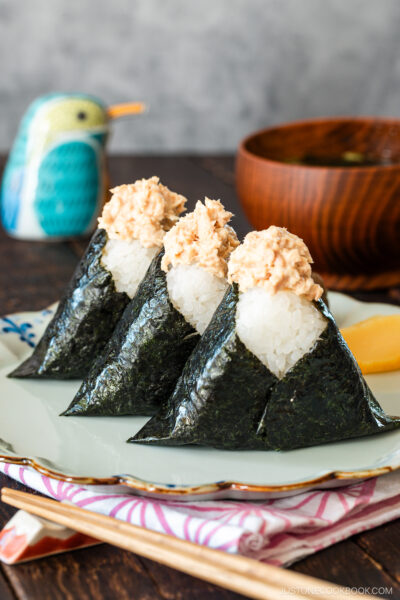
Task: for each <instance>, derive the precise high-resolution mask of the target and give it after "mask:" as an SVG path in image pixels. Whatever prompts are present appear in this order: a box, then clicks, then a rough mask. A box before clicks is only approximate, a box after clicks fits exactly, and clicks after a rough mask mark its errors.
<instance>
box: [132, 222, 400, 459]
mask: <svg viewBox="0 0 400 600" xmlns="http://www.w3.org/2000/svg"><path fill="white" fill-rule="evenodd" d="M311 262H312V259H311V256H310V254H309V252H308V249H307V247H306V246H305V244H304V242H303V241H302V240H301V239H300V238H298V237H297V236H294V235H292V234H290V233H289V232H287V231H286V230H285V229H281V228H277V227H270V228H269V229H268V230H265V231H263V232H252V233H250V234H248V236H246V238H245V240H244V242H243V244H242V245H241V246H239V247H238V248H237V249H236V250H234V252H233V253H232V255H231V259H230V262H229V278H230V280H231V281H232V282H233V284H232V286H231V288H230V289H229V290H228V291H227V293H226V295H225V297H224V300H223V301H222V303H221V304H220V306H219V307H218V309H217V311H216V312H215V314H214V317H213V319H212V320H211V322H210V324H209V327H208V328H207V329H206V331H205V333H204V334H203V337H202V339H201V341H200V343H199V344H198V345H197V347H196V348H195V350H194V352H193V353H192V355H191V356H190V358H189V360H188V362H187V363H186V365H185V367H184V369H183V372H182V375H181V377H180V379H179V380H178V382H177V385H176V387H175V390H174V392H173V394H172V396H171V397H170V398H169V400H168V402H167V403H166V404H165V405H164V406H163V407H162V408H161V410H160V411H159V412H158V413H157V414H156V415H155V416H154V417H153V418H152V419H150V421H148V423H146V425H145V426H144V427H143V428H142V429H141V430H140V431H139V432H138V433H137V434H136V435H135V436H133V437H132V438H130V439H129V440H128V441H129V442H140V443H148V444H160V445H182V444H200V445H207V446H214V447H217V448H224V449H265V450H268V449H273V450H290V449H294V448H300V447H305V446H313V445H317V444H321V443H324V442H332V441H337V440H342V439H347V438H353V437H359V436H364V435H369V434H373V433H379V432H382V431H387V430H390V429H394V428H395V427H398V426H400V418H398V417H393V418H392V417H389V416H387V415H386V414H385V413H384V412H383V410H382V409H381V407H380V406H379V404H378V402H377V401H376V399H375V398H374V396H373V394H372V392H371V390H370V389H369V387H368V386H367V384H366V382H365V380H364V378H363V376H362V374H361V371H360V369H359V367H358V365H357V363H356V361H355V359H354V357H353V355H352V354H351V352H350V350H349V349H348V347H347V345H346V343H345V341H344V339H343V338H342V336H341V334H340V332H339V330H338V328H337V325H336V323H335V320H334V319H333V317H332V315H331V313H330V312H329V310H328V308H327V306H326V305H325V303H324V302H323V300H322V299H320V298H321V295H322V292H323V290H322V288H321V286H319V285H318V284H316V283H315V281H314V280H313V279H312V273H311V266H310V264H311Z"/></svg>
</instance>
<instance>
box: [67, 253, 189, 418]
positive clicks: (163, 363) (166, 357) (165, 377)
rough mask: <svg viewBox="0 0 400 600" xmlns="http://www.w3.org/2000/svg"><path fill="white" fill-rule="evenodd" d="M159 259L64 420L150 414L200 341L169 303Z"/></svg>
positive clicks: (166, 392)
mask: <svg viewBox="0 0 400 600" xmlns="http://www.w3.org/2000/svg"><path fill="white" fill-rule="evenodd" d="M162 256H163V251H162V252H160V253H159V255H158V256H156V257H155V258H154V259H153V262H152V264H151V265H150V267H149V270H148V271H147V274H146V276H145V278H144V279H143V281H142V283H141V284H140V286H139V288H138V291H137V293H136V295H135V297H134V298H133V300H131V302H130V303H129V304H128V306H127V307H126V309H125V311H124V313H123V315H122V317H121V319H120V321H119V323H118V325H117V327H116V329H115V331H114V334H113V336H112V337H111V339H110V341H109V343H108V344H107V346H106V348H105V351H104V352H103V354H102V355H101V356H99V357H98V359H97V360H96V361H95V362H94V364H93V365H92V368H91V370H90V372H89V375H88V377H87V378H86V380H85V381H84V382H83V383H82V386H81V388H80V389H79V391H78V393H77V395H76V396H75V398H74V400H73V401H72V403H71V405H70V406H69V408H68V409H67V410H66V411H65V412H64V413H63V415H64V416H80V415H126V414H139V415H152V414H154V412H155V411H156V410H157V409H158V407H159V406H160V403H161V402H162V401H163V400H166V399H167V398H168V397H169V395H170V394H171V392H172V390H173V388H174V386H175V383H176V381H177V379H178V377H179V375H180V373H181V371H182V368H183V365H184V364H185V362H186V359H187V358H188V356H189V355H190V353H191V351H192V350H193V348H194V346H195V345H196V343H197V341H198V339H199V337H200V336H199V334H198V333H197V332H196V330H195V329H194V328H193V327H192V325H190V324H189V323H188V322H187V321H186V320H185V318H184V317H183V315H182V314H181V313H180V312H179V311H178V310H177V309H176V308H174V306H173V305H172V303H171V301H170V298H169V295H168V290H167V283H166V274H165V273H164V271H162V270H161V267H160V264H161V260H162Z"/></svg>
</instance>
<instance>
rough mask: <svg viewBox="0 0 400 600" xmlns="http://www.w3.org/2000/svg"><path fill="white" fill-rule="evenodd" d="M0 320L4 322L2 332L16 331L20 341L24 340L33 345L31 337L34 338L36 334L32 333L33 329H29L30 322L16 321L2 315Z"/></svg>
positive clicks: (31, 326)
mask: <svg viewBox="0 0 400 600" xmlns="http://www.w3.org/2000/svg"><path fill="white" fill-rule="evenodd" d="M1 321H2V322H3V323H5V326H3V327H2V332H3V333H16V334H17V335H18V336H19V339H20V340H21V342H26V343H27V344H28V346H30V347H31V348H34V347H35V342H34V341H33V340H32V338H34V337H35V335H36V334H35V333H33V331H30V330H31V329H32V328H33V325H32V323H28V322H25V323H17V322H16V321H13V319H11V318H10V317H3V318H2V319H1Z"/></svg>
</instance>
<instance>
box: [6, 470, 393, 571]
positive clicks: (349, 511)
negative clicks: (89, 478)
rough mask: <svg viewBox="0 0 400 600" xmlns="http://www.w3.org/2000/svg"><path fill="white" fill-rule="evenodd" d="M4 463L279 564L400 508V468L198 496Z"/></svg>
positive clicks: (185, 534) (116, 512)
mask: <svg viewBox="0 0 400 600" xmlns="http://www.w3.org/2000/svg"><path fill="white" fill-rule="evenodd" d="M0 471H2V472H3V473H5V474H6V475H8V476H10V477H12V478H13V479H16V480H17V481H19V482H21V483H23V484H24V485H26V486H28V487H31V488H33V489H35V490H37V491H38V492H41V493H43V494H46V495H47V496H50V497H51V498H55V499H56V500H68V501H69V502H72V503H73V504H75V505H76V506H80V507H82V508H85V509H88V510H92V511H95V512H98V513H102V514H105V515H108V516H110V517H115V518H117V519H121V520H122V521H127V522H129V523H133V524H134V525H140V526H142V527H145V528H148V529H153V530H155V531H159V532H161V533H168V534H170V535H173V536H175V537H178V538H181V539H184V540H189V541H191V542H196V543H198V544H203V545H205V546H209V547H210V548H215V549H218V550H225V551H226V552H230V553H232V554H242V555H244V556H249V557H252V558H255V559H257V560H261V561H264V562H267V563H269V564H273V565H278V566H287V565H290V564H291V563H293V562H295V561H297V560H300V559H301V558H304V557H305V556H307V555H309V554H313V553H314V552H317V551H318V550H322V549H323V548H326V547H327V546H330V545H332V544H335V543H336V542H339V541H341V540H344V539H345V538H347V537H349V536H351V535H353V534H355V533H359V532H361V531H365V530H367V529H371V528H373V527H376V526H378V525H381V524H382V523H386V522H388V521H391V520H393V519H395V518H397V517H399V516H400V471H397V472H393V473H390V474H387V475H383V476H381V477H376V478H373V479H368V480H366V481H361V482H359V483H356V484H353V485H350V486H347V487H341V488H335V489H329V490H312V491H307V492H304V493H302V494H298V495H296V496H291V497H289V498H279V499H274V500H261V501H237V500H217V501H193V502H178V501H171V500H155V499H151V498H144V497H142V496H134V495H132V494H111V493H99V492H94V491H92V490H90V489H88V488H83V487H79V486H77V485H73V484H69V483H66V482H63V481H58V480H56V479H51V478H49V477H46V476H44V475H40V474H39V473H37V472H36V471H34V470H33V469H31V468H29V467H20V466H17V465H11V464H0Z"/></svg>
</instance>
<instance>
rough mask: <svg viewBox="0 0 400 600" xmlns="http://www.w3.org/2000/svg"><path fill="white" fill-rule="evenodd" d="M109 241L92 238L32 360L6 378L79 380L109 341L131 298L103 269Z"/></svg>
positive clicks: (103, 236)
mask: <svg viewBox="0 0 400 600" xmlns="http://www.w3.org/2000/svg"><path fill="white" fill-rule="evenodd" d="M107 239H108V236H107V233H106V232H105V231H104V229H97V230H96V232H95V233H94V235H93V237H92V239H91V241H90V243H89V246H88V248H87V250H86V253H85V255H84V256H83V258H82V260H81V261H80V263H79V265H78V267H77V269H76V271H75V273H74V275H73V277H72V279H71V281H70V283H69V285H68V288H67V290H66V292H65V294H64V296H63V298H62V300H61V301H60V303H59V305H58V308H57V311H56V314H55V315H54V317H53V318H52V320H51V321H50V323H49V325H48V326H47V329H46V331H45V332H44V334H43V336H42V338H41V340H40V341H39V343H38V345H37V346H36V348H35V349H34V351H33V353H32V355H31V356H30V357H29V358H27V359H26V360H25V361H24V362H23V363H22V364H21V365H20V366H19V367H17V368H16V369H15V370H14V371H13V372H12V373H10V375H9V377H18V378H25V377H33V378H53V379H81V378H82V377H85V376H86V375H87V373H88V371H89V368H90V365H91V364H92V361H93V359H94V357H95V356H97V355H98V354H99V353H100V352H101V351H102V350H103V348H104V346H105V345H106V343H107V341H108V340H109V338H110V336H111V334H112V332H113V330H114V328H115V326H116V324H117V322H118V320H119V318H120V316H121V314H122V312H123V310H124V308H125V306H126V305H127V304H128V302H129V297H128V296H127V294H125V293H120V292H117V291H116V289H115V284H114V281H113V278H112V275H111V273H110V272H109V271H107V270H106V269H105V268H104V267H103V266H102V264H101V258H102V254H103V248H104V246H105V244H106V242H107Z"/></svg>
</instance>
